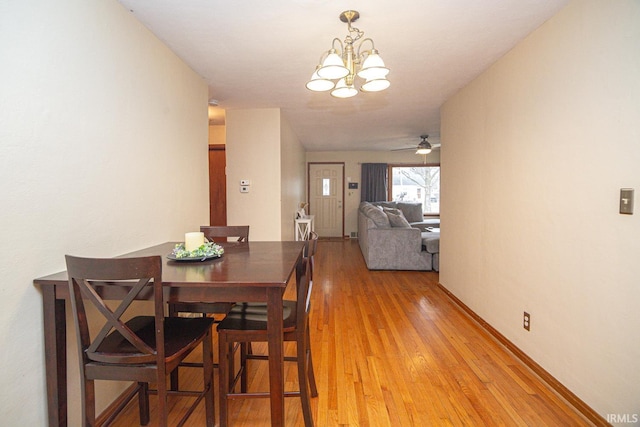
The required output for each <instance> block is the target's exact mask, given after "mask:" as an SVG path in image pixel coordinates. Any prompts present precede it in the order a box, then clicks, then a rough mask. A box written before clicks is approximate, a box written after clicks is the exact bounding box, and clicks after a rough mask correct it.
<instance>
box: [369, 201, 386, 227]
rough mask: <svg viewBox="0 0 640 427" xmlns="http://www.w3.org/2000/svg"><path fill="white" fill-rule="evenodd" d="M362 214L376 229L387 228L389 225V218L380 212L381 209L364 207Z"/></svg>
mask: <svg viewBox="0 0 640 427" xmlns="http://www.w3.org/2000/svg"><path fill="white" fill-rule="evenodd" d="M363 213H364V214H365V215H366V216H368V217H369V218H371V220H372V221H373V223H374V224H375V225H376V227H389V225H390V224H389V218H388V217H387V215H386V214H385V213H384V212H382V209H378V208H377V207H374V206H370V207H366V208H365V210H363Z"/></svg>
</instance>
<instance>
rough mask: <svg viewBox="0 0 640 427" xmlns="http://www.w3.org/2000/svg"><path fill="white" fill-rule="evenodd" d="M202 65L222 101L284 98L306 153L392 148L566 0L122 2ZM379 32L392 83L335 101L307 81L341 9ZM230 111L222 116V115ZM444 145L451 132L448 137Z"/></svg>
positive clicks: (267, 103) (373, 34)
mask: <svg viewBox="0 0 640 427" xmlns="http://www.w3.org/2000/svg"><path fill="white" fill-rule="evenodd" d="M119 1H120V3H121V4H123V5H124V6H125V7H126V8H127V9H128V10H130V11H131V12H132V13H133V15H134V16H135V17H136V18H137V19H138V20H139V21H140V22H142V24H143V25H145V26H146V27H147V28H149V30H151V32H153V33H154V34H155V35H156V36H157V37H158V38H159V39H160V40H162V41H163V42H164V43H165V44H166V45H167V46H169V48H171V50H173V52H175V53H176V54H177V55H178V56H179V57H180V58H182V60H184V61H185V62H186V63H187V64H189V65H190V66H191V67H192V68H193V69H194V70H195V71H196V72H197V73H198V74H200V75H201V76H202V77H203V78H204V79H205V81H206V82H207V84H208V86H209V98H210V99H214V100H216V101H217V102H218V104H219V107H218V108H211V113H212V114H214V116H213V117H212V120H214V122H215V120H220V119H219V118H216V117H218V116H216V115H215V113H216V111H217V112H218V113H220V112H221V111H222V112H223V111H224V110H233V109H246V108H280V109H281V111H282V113H283V115H284V117H285V118H286V119H287V121H288V122H289V123H290V125H291V127H292V129H293V131H294V133H295V134H296V135H297V137H298V138H299V140H300V142H301V143H302V145H303V146H304V147H305V148H306V149H307V150H309V151H339V150H349V151H352V150H390V149H397V148H404V147H409V146H415V145H417V144H418V143H419V142H420V138H419V136H420V135H422V134H429V135H431V137H430V138H429V140H430V142H440V141H439V136H440V107H441V105H442V104H443V103H444V102H445V101H446V100H447V99H448V98H449V97H451V96H452V95H453V94H455V93H456V91H458V90H459V89H460V88H462V87H463V86H465V85H466V84H467V83H469V82H470V81H471V80H473V79H474V78H475V77H477V76H478V75H479V74H480V73H481V72H482V71H484V70H485V69H487V68H488V67H489V66H490V65H491V64H492V63H493V62H495V61H496V60H497V59H498V58H500V57H501V56H503V55H504V54H505V53H506V52H508V51H509V50H510V49H511V48H512V47H513V46H515V45H516V44H517V43H518V42H519V41H520V40H522V39H523V38H524V37H526V36H527V35H528V34H529V33H531V32H532V31H533V30H535V29H536V28H537V27H539V26H540V25H541V24H542V23H544V22H545V21H546V20H547V19H549V18H550V17H551V16H553V15H554V14H555V13H556V12H558V11H559V10H560V9H561V8H562V7H563V6H564V5H566V4H567V3H568V0H482V1H478V0H403V1H401V2H393V1H389V0H369V1H367V2H360V1H356V0H351V1H343V0H335V1H334V0H277V1H268V2H267V1H265V0H234V1H229V0H184V1H176V0H154V1H148V0H119ZM349 9H354V10H357V11H358V12H359V13H360V19H359V20H358V21H356V22H355V23H354V24H353V26H354V27H357V28H359V29H360V30H362V31H364V33H365V35H364V37H365V38H366V37H370V38H372V39H373V41H374V42H375V47H376V48H377V49H378V50H379V52H380V56H381V57H382V58H383V59H384V61H385V64H386V66H387V67H388V68H389V69H390V70H391V72H390V73H389V75H388V79H389V80H390V81H391V86H390V87H389V89H387V90H385V91H383V92H376V93H360V94H358V95H356V96H355V97H353V98H349V99H336V98H333V97H332V96H330V95H329V93H328V92H311V91H309V90H307V89H306V88H305V84H306V82H307V81H308V80H309V78H310V77H311V74H312V72H313V71H314V69H315V66H316V65H317V63H318V61H319V59H320V56H321V54H322V53H323V52H324V51H326V50H328V49H329V48H330V47H331V42H332V40H333V39H334V38H336V37H337V38H339V39H340V40H344V38H345V36H346V35H347V33H348V31H347V25H346V24H345V23H343V22H341V21H340V19H339V16H340V13H342V12H343V11H345V10H349ZM222 117H223V116H222ZM445 144H446V142H445Z"/></svg>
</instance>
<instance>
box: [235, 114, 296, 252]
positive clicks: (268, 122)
mask: <svg viewBox="0 0 640 427" xmlns="http://www.w3.org/2000/svg"><path fill="white" fill-rule="evenodd" d="M226 132H227V147H226V153H227V223H228V224H229V225H233V224H249V225H250V226H251V240H256V241H260V240H293V217H294V214H295V204H296V203H298V202H299V201H300V200H302V199H301V197H302V195H303V194H304V186H303V181H304V174H303V172H304V169H303V166H302V165H303V162H304V149H303V148H302V146H301V144H300V143H299V141H298V140H297V138H296V136H295V135H294V134H293V132H292V131H291V129H290V127H289V124H288V123H287V122H286V120H285V119H284V118H282V117H281V113H280V110H279V109H277V108H267V109H248V110H231V111H227V116H226ZM241 179H248V180H250V181H251V185H250V186H249V192H248V193H240V180H241Z"/></svg>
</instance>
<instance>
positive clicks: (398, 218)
mask: <svg viewBox="0 0 640 427" xmlns="http://www.w3.org/2000/svg"><path fill="white" fill-rule="evenodd" d="M387 216H388V217H389V222H390V223H391V226H392V227H398V228H411V225H409V222H408V221H407V219H406V218H405V217H404V215H402V213H400V214H399V215H398V214H395V213H391V212H387Z"/></svg>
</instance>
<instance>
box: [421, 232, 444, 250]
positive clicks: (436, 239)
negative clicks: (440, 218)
mask: <svg viewBox="0 0 640 427" xmlns="http://www.w3.org/2000/svg"><path fill="white" fill-rule="evenodd" d="M422 246H424V248H425V249H426V251H427V252H429V253H430V254H437V253H439V252H440V233H438V232H435V233H434V232H432V231H424V232H422Z"/></svg>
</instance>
